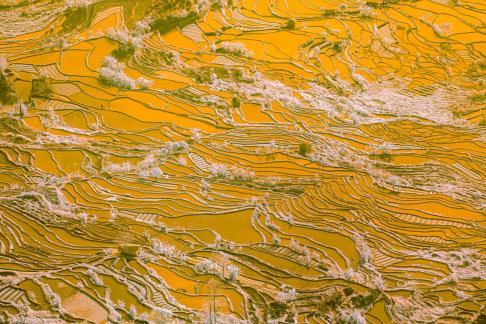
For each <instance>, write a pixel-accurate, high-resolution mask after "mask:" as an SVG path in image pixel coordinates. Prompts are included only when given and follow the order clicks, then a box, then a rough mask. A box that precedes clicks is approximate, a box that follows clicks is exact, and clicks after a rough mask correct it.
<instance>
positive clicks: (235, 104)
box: [231, 97, 240, 108]
mask: <svg viewBox="0 0 486 324" xmlns="http://www.w3.org/2000/svg"><path fill="white" fill-rule="evenodd" d="M231 105H232V106H233V107H234V108H240V99H238V97H233V99H231Z"/></svg>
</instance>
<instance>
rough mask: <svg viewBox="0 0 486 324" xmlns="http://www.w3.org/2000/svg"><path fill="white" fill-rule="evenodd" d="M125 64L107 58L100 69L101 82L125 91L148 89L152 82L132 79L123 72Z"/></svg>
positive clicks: (110, 57)
mask: <svg viewBox="0 0 486 324" xmlns="http://www.w3.org/2000/svg"><path fill="white" fill-rule="evenodd" d="M124 68H125V64H123V63H121V62H118V60H117V59H116V58H114V57H113V56H107V57H105V59H104V60H103V64H102V67H101V68H100V70H99V72H100V82H101V83H102V84H105V85H109V86H116V87H120V88H124V89H135V88H140V89H147V88H149V87H150V86H151V84H152V81H150V80H147V79H145V78H144V77H140V78H138V79H136V80H134V79H132V78H130V77H129V76H128V75H127V74H126V73H125V72H124V71H123V70H124Z"/></svg>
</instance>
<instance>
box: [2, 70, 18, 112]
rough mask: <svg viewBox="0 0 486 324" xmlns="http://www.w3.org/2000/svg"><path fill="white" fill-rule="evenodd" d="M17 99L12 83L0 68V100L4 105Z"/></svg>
mask: <svg viewBox="0 0 486 324" xmlns="http://www.w3.org/2000/svg"><path fill="white" fill-rule="evenodd" d="M15 101H17V96H16V94H15V90H14V88H13V86H12V83H11V82H10V80H9V79H8V76H7V74H6V73H5V72H3V71H2V70H0V102H2V103H3V104H6V105H10V104H13V103H14V102H15Z"/></svg>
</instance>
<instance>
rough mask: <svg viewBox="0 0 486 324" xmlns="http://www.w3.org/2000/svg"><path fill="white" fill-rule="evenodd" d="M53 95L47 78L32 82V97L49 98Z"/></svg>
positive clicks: (42, 77)
mask: <svg viewBox="0 0 486 324" xmlns="http://www.w3.org/2000/svg"><path fill="white" fill-rule="evenodd" d="M51 93H52V86H51V84H50V83H49V81H48V80H47V78H46V77H45V76H41V77H40V78H39V79H34V80H32V97H40V98H47V97H49V95H50V94H51Z"/></svg>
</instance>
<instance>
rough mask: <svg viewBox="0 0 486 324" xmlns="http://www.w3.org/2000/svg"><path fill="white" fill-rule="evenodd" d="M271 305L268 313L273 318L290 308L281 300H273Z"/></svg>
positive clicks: (280, 315)
mask: <svg viewBox="0 0 486 324" xmlns="http://www.w3.org/2000/svg"><path fill="white" fill-rule="evenodd" d="M269 306H270V307H269V310H268V313H269V315H270V317H271V318H279V317H282V316H283V315H284V314H285V313H286V312H287V309H288V308H289V307H288V306H287V304H285V303H284V302H281V301H274V302H271V303H270V305H269Z"/></svg>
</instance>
